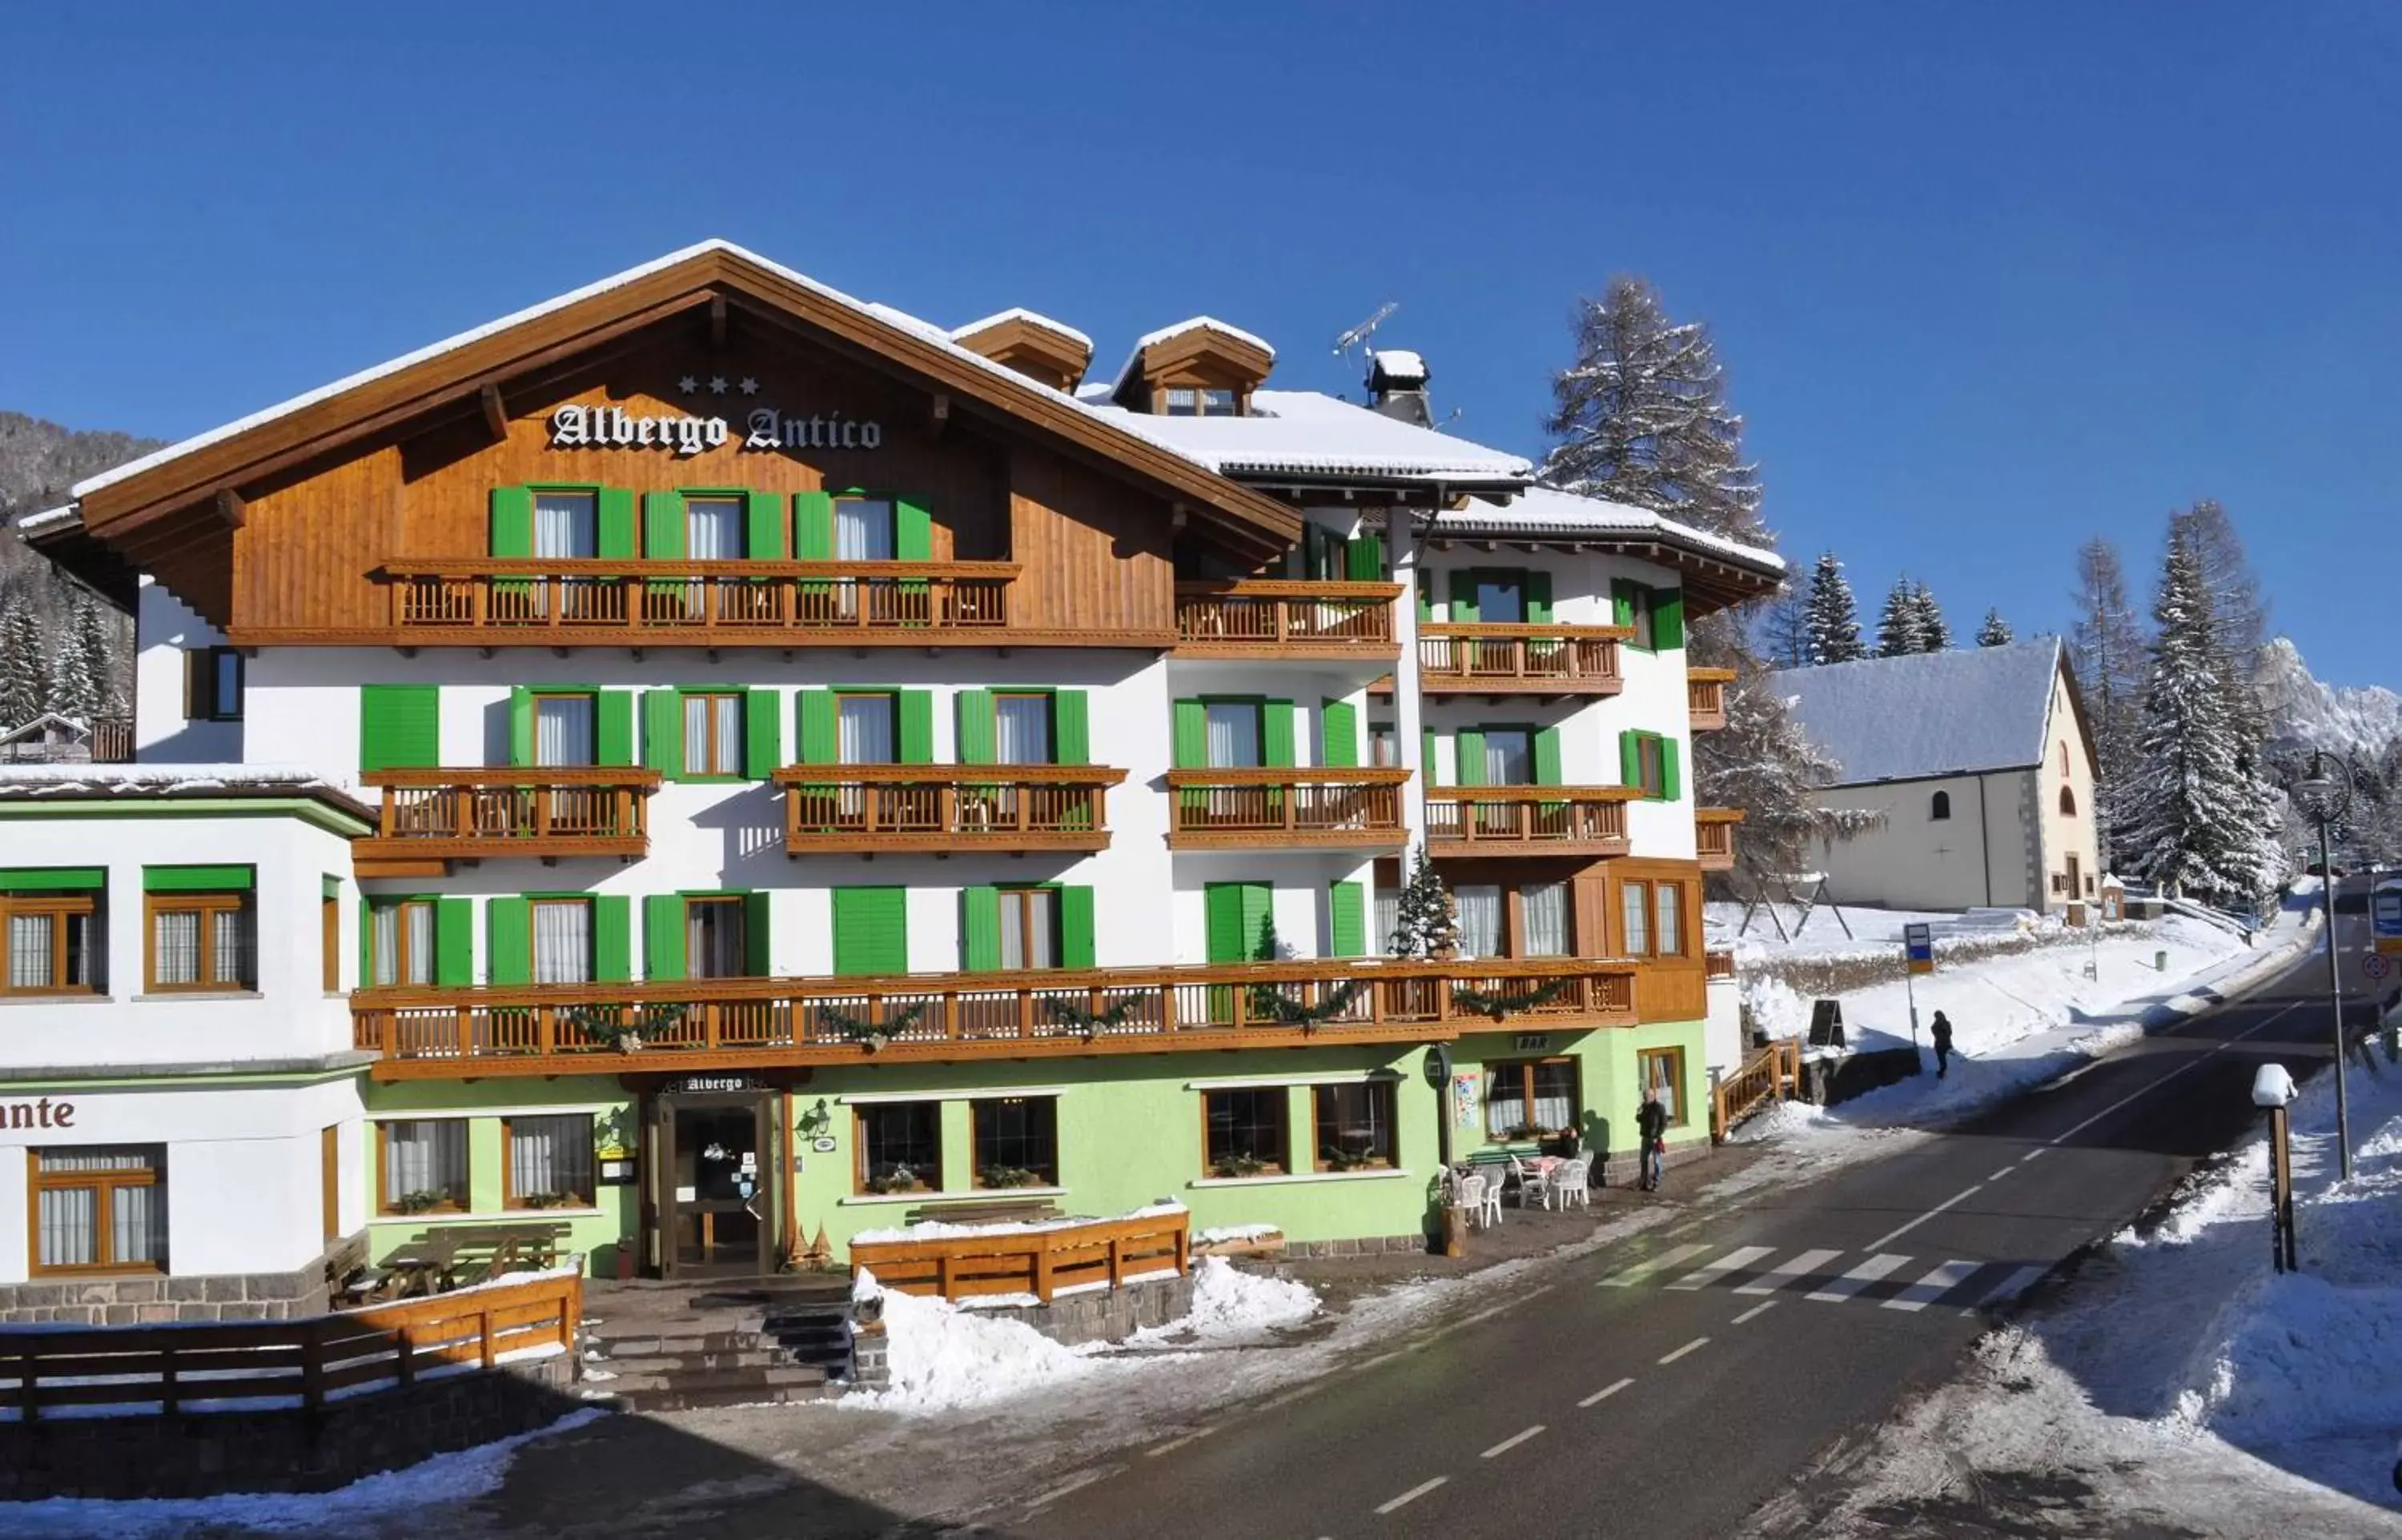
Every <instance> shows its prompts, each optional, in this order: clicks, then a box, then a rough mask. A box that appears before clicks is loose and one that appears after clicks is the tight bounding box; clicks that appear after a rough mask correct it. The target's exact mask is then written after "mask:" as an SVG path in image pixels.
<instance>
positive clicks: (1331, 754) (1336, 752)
mask: <svg viewBox="0 0 2402 1540" xmlns="http://www.w3.org/2000/svg"><path fill="white" fill-rule="evenodd" d="M1318 763H1320V764H1322V765H1324V766H1326V767H1327V768H1328V769H1330V770H1357V769H1358V768H1359V767H1360V709H1359V708H1358V707H1356V706H1353V705H1352V704H1351V703H1350V702H1349V701H1347V700H1330V701H1323V702H1320V703H1319V705H1318Z"/></svg>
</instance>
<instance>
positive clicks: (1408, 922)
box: [1385, 845, 1459, 957]
mask: <svg viewBox="0 0 2402 1540" xmlns="http://www.w3.org/2000/svg"><path fill="white" fill-rule="evenodd" d="M1458 945H1459V921H1458V918H1457V916H1456V914H1454V912H1453V910H1452V907H1451V894H1450V892H1449V891H1448V890H1446V889H1445V888H1444V887H1443V874H1442V873H1439V872H1437V871H1436V870H1435V869H1434V862H1432V861H1430V860H1429V859H1427V852H1426V846H1423V845H1421V846H1418V847H1417V848H1416V849H1415V850H1414V851H1412V852H1411V853H1410V875H1409V880H1408V881H1407V882H1405V883H1403V884H1402V885H1401V897H1400V898H1399V899H1398V900H1397V901H1395V903H1394V906H1393V934H1392V936H1391V938H1390V939H1389V940H1387V942H1386V943H1385V950H1386V951H1387V952H1390V953H1391V954H1392V955H1393V956H1396V957H1439V956H1450V955H1451V953H1452V951H1453V949H1455V948H1456V947H1457V946H1458Z"/></svg>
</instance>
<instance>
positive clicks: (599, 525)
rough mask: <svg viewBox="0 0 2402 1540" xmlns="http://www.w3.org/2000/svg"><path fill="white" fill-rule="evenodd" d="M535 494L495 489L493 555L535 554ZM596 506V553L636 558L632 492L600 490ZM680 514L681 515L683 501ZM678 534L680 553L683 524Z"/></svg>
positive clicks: (605, 558)
mask: <svg viewBox="0 0 2402 1540" xmlns="http://www.w3.org/2000/svg"><path fill="white" fill-rule="evenodd" d="M533 494H534V489H533V488H531V487H495V488H492V499H491V552H492V555H494V556H496V557H512V558H517V557H531V556H532V555H533ZM669 495H670V496H673V495H674V494H672V493H670V494H669ZM593 503H594V507H595V510H596V513H597V515H598V516H597V518H596V519H595V521H594V523H595V528H594V529H593V550H594V552H595V554H596V555H598V556H599V557H601V559H602V560H603V561H626V560H630V559H631V558H632V557H633V555H634V494H633V492H632V491H631V490H630V489H628V488H624V487H602V488H598V489H597V495H596V496H595V497H594V499H593ZM646 511H647V510H646ZM677 511H678V513H679V514H681V513H682V504H681V503H680V502H679V504H678V505H677ZM678 531H679V532H678V535H677V548H678V550H679V551H681V550H682V546H683V536H682V532H681V531H682V526H681V525H680V524H679V526H678Z"/></svg>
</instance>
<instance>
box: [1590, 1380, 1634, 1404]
mask: <svg viewBox="0 0 2402 1540" xmlns="http://www.w3.org/2000/svg"><path fill="white" fill-rule="evenodd" d="M1633 1383H1634V1381H1633V1380H1621V1381H1618V1382H1615V1383H1614V1384H1607V1385H1604V1386H1602V1387H1601V1388H1600V1389H1599V1390H1597V1391H1594V1393H1593V1394H1592V1395H1591V1396H1586V1397H1585V1398H1584V1399H1583V1400H1581V1401H1579V1402H1578V1403H1577V1405H1578V1406H1580V1407H1591V1406H1598V1405H1600V1404H1601V1403H1602V1402H1604V1401H1607V1400H1608V1399H1609V1398H1610V1397H1611V1396H1615V1395H1617V1394H1618V1393H1619V1392H1620V1391H1622V1390H1624V1389H1625V1388H1626V1387H1627V1386H1629V1385H1631V1384H1633Z"/></svg>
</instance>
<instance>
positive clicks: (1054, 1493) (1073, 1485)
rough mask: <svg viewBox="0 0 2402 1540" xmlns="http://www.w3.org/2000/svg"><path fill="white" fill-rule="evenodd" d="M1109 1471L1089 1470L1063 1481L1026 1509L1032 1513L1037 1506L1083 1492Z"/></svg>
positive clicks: (1029, 1504)
mask: <svg viewBox="0 0 2402 1540" xmlns="http://www.w3.org/2000/svg"><path fill="white" fill-rule="evenodd" d="M1108 1474H1109V1472H1108V1471H1105V1470H1088V1471H1086V1472H1085V1473H1084V1475H1082V1476H1079V1477H1077V1478H1075V1479H1074V1480H1072V1481H1063V1482H1061V1483H1060V1484H1059V1485H1057V1486H1056V1487H1053V1488H1052V1489H1051V1490H1050V1491H1049V1492H1044V1493H1043V1494H1042V1496H1040V1497H1037V1498H1036V1499H1034V1501H1032V1502H1031V1503H1028V1504H1027V1505H1026V1510H1027V1511H1028V1513H1031V1512H1033V1511H1034V1510H1035V1509H1036V1508H1039V1507H1042V1506H1046V1505H1048V1504H1052V1503H1056V1502H1057V1501H1058V1500H1059V1499H1060V1498H1062V1497H1065V1496H1067V1495H1068V1494H1069V1493H1070V1492H1082V1491H1084V1489H1085V1488H1086V1487H1089V1486H1091V1485H1092V1484H1093V1483H1094V1482H1096V1481H1097V1480H1099V1479H1100V1478H1102V1477H1104V1476H1107V1475H1108Z"/></svg>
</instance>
